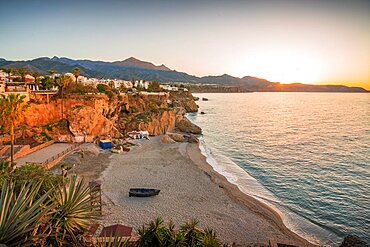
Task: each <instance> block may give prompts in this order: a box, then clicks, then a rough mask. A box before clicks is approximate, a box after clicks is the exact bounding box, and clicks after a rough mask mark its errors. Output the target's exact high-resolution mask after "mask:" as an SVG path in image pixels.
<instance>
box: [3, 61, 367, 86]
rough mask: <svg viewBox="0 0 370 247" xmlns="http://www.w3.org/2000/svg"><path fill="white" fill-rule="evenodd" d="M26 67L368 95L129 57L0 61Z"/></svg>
mask: <svg viewBox="0 0 370 247" xmlns="http://www.w3.org/2000/svg"><path fill="white" fill-rule="evenodd" d="M1 67H5V68H27V69H28V70H30V71H31V72H33V71H36V72H38V73H40V74H42V75H46V74H48V71H49V70H56V71H58V72H62V73H66V72H71V71H72V70H73V69H74V68H75V67H79V68H80V70H81V75H83V76H87V77H96V78H117V79H124V80H132V79H135V80H137V79H140V80H147V81H159V82H162V83H166V82H167V83H169V82H172V83H182V82H183V83H195V84H199V85H202V84H215V85H226V86H233V87H239V88H242V89H246V90H249V91H261V92H368V91H367V90H365V89H364V88H361V87H349V86H344V85H311V84H302V83H292V84H281V83H279V82H271V81H268V80H266V79H262V78H257V77H253V76H244V77H242V78H239V77H234V76H231V75H228V74H223V75H219V76H212V75H209V76H203V77H197V76H194V75H189V74H187V73H185V72H179V71H176V70H171V69H170V68H168V67H167V66H165V65H163V64H162V65H154V64H153V63H151V62H146V61H142V60H139V59H137V58H135V57H130V58H127V59H125V60H122V61H114V62H105V61H94V60H88V59H70V58H67V57H56V56H54V57H52V58H49V57H39V58H35V59H32V60H23V61H22V60H21V61H8V60H6V59H0V68H1Z"/></svg>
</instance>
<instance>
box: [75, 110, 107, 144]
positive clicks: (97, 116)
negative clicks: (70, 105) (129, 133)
mask: <svg viewBox="0 0 370 247" xmlns="http://www.w3.org/2000/svg"><path fill="white" fill-rule="evenodd" d="M68 121H69V130H70V131H71V133H72V134H73V136H74V138H75V141H81V142H83V141H86V139H93V138H94V137H96V136H100V135H109V134H110V132H111V131H112V129H113V124H112V122H111V121H109V120H108V119H107V118H105V117H104V116H103V115H102V114H101V113H100V112H97V111H96V110H95V109H94V108H92V107H90V106H83V107H81V108H75V109H73V110H72V111H70V112H69V114H68Z"/></svg>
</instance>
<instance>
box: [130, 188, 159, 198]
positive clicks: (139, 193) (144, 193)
mask: <svg viewBox="0 0 370 247" xmlns="http://www.w3.org/2000/svg"><path fill="white" fill-rule="evenodd" d="M160 191H161V190H158V189H146V188H131V189H130V191H129V196H130V197H131V196H136V197H149V196H156V195H158V194H159V192H160Z"/></svg>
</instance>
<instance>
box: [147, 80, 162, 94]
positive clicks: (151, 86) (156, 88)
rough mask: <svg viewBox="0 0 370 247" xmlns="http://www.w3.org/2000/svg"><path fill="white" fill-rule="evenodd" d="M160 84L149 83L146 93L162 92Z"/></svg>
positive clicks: (155, 82)
mask: <svg viewBox="0 0 370 247" xmlns="http://www.w3.org/2000/svg"><path fill="white" fill-rule="evenodd" d="M160 85H161V84H160V83H159V82H157V81H152V82H151V83H149V86H148V90H147V91H148V92H162V91H163V90H162V88H161V87H160Z"/></svg>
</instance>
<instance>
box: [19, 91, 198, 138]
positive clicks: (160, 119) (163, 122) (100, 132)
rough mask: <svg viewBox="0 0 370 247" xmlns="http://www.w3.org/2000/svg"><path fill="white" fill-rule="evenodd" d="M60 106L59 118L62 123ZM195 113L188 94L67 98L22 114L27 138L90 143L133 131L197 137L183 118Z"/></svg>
mask: <svg viewBox="0 0 370 247" xmlns="http://www.w3.org/2000/svg"><path fill="white" fill-rule="evenodd" d="M62 104H63V117H64V119H63V120H62ZM194 111H198V107H197V105H196V104H195V101H194V98H193V96H192V95H191V94H190V93H188V92H183V91H181V92H173V93H171V94H170V93H159V94H148V93H129V94H118V95H116V94H114V95H113V96H112V97H107V95H104V94H99V95H68V96H66V97H65V99H64V100H63V101H62V100H61V99H54V100H52V101H51V102H50V103H48V104H39V103H31V105H30V108H29V109H28V110H27V112H26V114H25V125H26V126H27V127H30V128H27V133H26V134H27V136H29V137H33V136H40V135H41V136H43V138H47V139H54V140H56V141H75V142H83V141H93V140H94V139H95V138H97V137H100V136H109V137H120V136H122V135H125V134H127V132H129V131H133V130H147V131H148V132H149V134H150V135H160V134H165V133H167V132H172V131H173V130H175V129H176V128H177V129H178V130H180V131H183V132H186V133H193V134H200V133H201V129H200V128H199V127H198V126H196V125H195V124H193V123H191V122H190V121H189V120H188V119H187V118H186V117H185V114H186V113H187V112H194Z"/></svg>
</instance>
